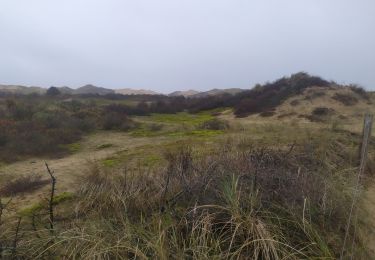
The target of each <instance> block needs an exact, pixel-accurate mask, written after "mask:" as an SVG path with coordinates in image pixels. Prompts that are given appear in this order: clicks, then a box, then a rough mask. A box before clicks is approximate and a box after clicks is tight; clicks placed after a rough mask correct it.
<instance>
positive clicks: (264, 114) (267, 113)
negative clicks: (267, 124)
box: [259, 111, 276, 117]
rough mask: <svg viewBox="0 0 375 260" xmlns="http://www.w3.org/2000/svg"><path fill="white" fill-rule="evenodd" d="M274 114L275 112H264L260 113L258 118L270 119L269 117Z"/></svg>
mask: <svg viewBox="0 0 375 260" xmlns="http://www.w3.org/2000/svg"><path fill="white" fill-rule="evenodd" d="M275 114H276V112H275V111H264V112H262V113H259V116H261V117H271V116H274V115H275Z"/></svg>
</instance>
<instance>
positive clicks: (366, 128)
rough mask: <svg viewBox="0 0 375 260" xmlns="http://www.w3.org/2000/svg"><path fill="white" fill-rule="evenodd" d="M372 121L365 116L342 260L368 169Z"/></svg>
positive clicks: (367, 115) (368, 115)
mask: <svg viewBox="0 0 375 260" xmlns="http://www.w3.org/2000/svg"><path fill="white" fill-rule="evenodd" d="M372 120H373V115H370V114H366V115H365V119H364V122H363V134H362V144H361V148H360V164H359V170H358V175H357V182H356V185H355V189H354V194H353V201H352V205H351V207H350V212H349V217H348V222H347V224H346V230H345V237H344V242H343V245H342V249H341V255H340V259H343V257H344V252H345V247H346V241H347V239H348V234H349V229H350V223H351V221H352V215H353V211H354V207H355V206H356V202H357V198H358V190H359V184H360V180H361V177H362V175H363V173H364V171H365V167H366V160H367V152H368V144H369V141H370V138H371V128H372Z"/></svg>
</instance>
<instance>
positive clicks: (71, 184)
mask: <svg viewBox="0 0 375 260" xmlns="http://www.w3.org/2000/svg"><path fill="white" fill-rule="evenodd" d="M166 140H167V139H166V138H165V137H152V142H151V139H150V138H147V137H142V138H134V137H131V136H129V135H128V134H125V133H118V132H99V133H96V134H92V135H89V136H86V137H84V138H83V140H82V141H81V148H80V150H79V152H77V153H75V154H72V155H69V156H66V157H63V158H60V159H40V158H31V159H28V160H25V161H20V162H16V163H13V164H10V165H7V166H3V167H1V168H0V175H4V174H5V175H12V176H20V175H27V174H30V173H39V174H42V175H44V176H46V177H45V178H46V179H47V178H48V175H47V172H46V168H45V165H44V161H46V162H47V163H48V165H49V167H50V168H51V169H52V170H53V171H54V172H55V175H56V178H57V185H56V190H57V193H61V192H64V191H72V190H74V189H75V188H76V178H77V177H78V176H80V175H82V174H83V173H84V172H85V170H86V169H87V168H88V164H89V163H90V162H93V161H98V160H102V159H105V158H107V157H109V156H111V155H114V154H116V153H117V152H119V151H124V150H127V149H131V148H135V147H139V146H143V145H146V144H150V143H152V144H154V145H158V144H160V143H162V142H164V141H166ZM103 144H113V146H112V147H109V148H105V149H100V150H98V149H97V147H98V146H100V145H103ZM48 191H49V185H47V186H45V187H43V188H41V189H39V190H37V191H35V192H33V193H29V194H27V195H21V196H18V197H17V198H14V201H15V202H16V203H17V204H18V205H17V208H20V207H24V206H27V205H31V204H32V203H35V202H36V201H38V200H40V199H41V198H42V197H44V196H45V195H46V194H48Z"/></svg>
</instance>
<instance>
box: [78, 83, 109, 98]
mask: <svg viewBox="0 0 375 260" xmlns="http://www.w3.org/2000/svg"><path fill="white" fill-rule="evenodd" d="M114 93H115V91H114V90H113V89H108V88H101V87H96V86H94V85H90V84H89V85H85V86H83V87H80V88H77V89H76V90H74V92H73V94H75V95H80V94H97V95H106V94H114Z"/></svg>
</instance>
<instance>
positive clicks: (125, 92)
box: [114, 88, 161, 95]
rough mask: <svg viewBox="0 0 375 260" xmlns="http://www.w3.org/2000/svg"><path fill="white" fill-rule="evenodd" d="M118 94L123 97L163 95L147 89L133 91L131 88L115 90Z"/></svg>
mask: <svg viewBox="0 0 375 260" xmlns="http://www.w3.org/2000/svg"><path fill="white" fill-rule="evenodd" d="M114 91H115V93H116V94H121V95H161V94H160V93H158V92H155V91H152V90H147V89H131V88H123V89H115V90H114Z"/></svg>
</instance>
